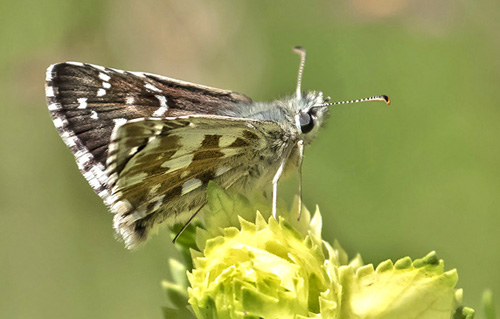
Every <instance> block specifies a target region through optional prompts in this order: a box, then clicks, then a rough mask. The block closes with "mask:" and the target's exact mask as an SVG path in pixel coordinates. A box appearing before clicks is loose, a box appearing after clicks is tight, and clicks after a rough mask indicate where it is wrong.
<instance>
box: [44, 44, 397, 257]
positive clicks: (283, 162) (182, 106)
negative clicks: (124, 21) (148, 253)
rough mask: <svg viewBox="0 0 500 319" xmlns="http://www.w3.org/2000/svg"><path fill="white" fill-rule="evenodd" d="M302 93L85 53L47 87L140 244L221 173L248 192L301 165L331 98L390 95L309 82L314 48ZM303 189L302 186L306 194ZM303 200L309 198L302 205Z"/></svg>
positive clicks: (184, 218) (53, 70)
mask: <svg viewBox="0 0 500 319" xmlns="http://www.w3.org/2000/svg"><path fill="white" fill-rule="evenodd" d="M294 51H295V52H296V53H298V54H299V55H300V56H301V62H300V67H299V75H298V82H297V89H296V92H295V94H293V95H290V96H288V97H284V98H282V99H278V100H276V101H274V102H254V101H252V99H251V98H249V97H247V96H246V95H243V94H240V93H237V92H233V91H229V90H223V89H218V88H212V87H207V86H203V85H199V84H194V83H189V82H185V81H180V80H175V79H172V78H168V77H164V76H160V75H155V74H150V73H142V72H131V71H122V70H117V69H113V68H107V67H102V66H98V65H93V64H87V63H80V62H66V63H58V64H53V65H51V66H50V67H49V68H48V69H47V72H46V85H45V93H46V98H47V105H48V108H49V111H50V114H51V116H52V120H53V122H54V125H55V127H56V129H57V131H58V132H59V134H60V136H61V138H62V140H63V141H64V142H65V144H66V145H67V146H68V147H69V148H70V150H71V151H72V153H73V154H74V156H75V158H76V163H77V165H78V168H79V169H80V171H81V173H82V174H83V176H84V177H85V178H86V179H87V181H88V182H89V184H90V186H91V187H92V188H93V190H94V191H95V192H96V193H97V195H99V197H101V198H102V199H103V201H104V203H105V204H106V206H107V207H108V208H109V210H110V211H111V212H112V213H113V214H114V220H113V223H114V228H115V230H116V232H117V234H119V235H120V236H121V237H122V239H123V241H124V242H125V245H126V247H128V248H134V247H136V246H137V245H139V244H140V243H142V242H144V241H145V240H146V239H147V238H148V234H149V233H150V231H151V229H152V228H153V227H154V226H155V225H157V224H160V223H163V222H165V223H167V224H170V225H172V224H175V223H185V225H187V224H188V223H189V221H190V220H191V219H192V218H193V217H194V216H195V215H196V214H197V213H198V212H199V211H200V209H201V208H202V207H203V206H204V205H205V204H206V201H207V196H206V188H207V185H208V182H209V181H213V182H215V183H217V184H218V185H220V186H221V187H223V188H224V189H232V190H235V191H237V192H241V193H246V192H254V190H258V189H265V188H267V187H268V186H269V185H272V187H273V192H272V194H273V196H272V208H273V209H272V211H273V215H274V217H276V200H277V185H278V181H279V179H280V177H281V176H282V175H283V172H285V171H287V170H291V169H298V171H299V195H300V194H301V181H300V179H301V165H302V159H303V154H304V146H305V145H308V144H310V143H311V142H312V140H313V139H314V137H315V136H316V135H317V133H318V130H319V128H320V127H321V125H322V123H323V122H324V120H325V118H326V116H327V114H328V107H329V106H332V105H336V104H343V103H353V102H363V101H384V102H386V103H387V104H389V103H390V100H389V98H388V97H387V96H385V95H379V96H373V97H370V98H367V99H360V100H353V101H343V102H335V103H330V102H329V98H324V97H323V94H322V93H321V92H314V91H311V92H302V91H301V79H302V72H303V68H304V63H305V55H306V54H305V50H304V49H303V48H301V47H296V48H295V49H294ZM300 197H301V196H299V198H300ZM299 207H301V205H299Z"/></svg>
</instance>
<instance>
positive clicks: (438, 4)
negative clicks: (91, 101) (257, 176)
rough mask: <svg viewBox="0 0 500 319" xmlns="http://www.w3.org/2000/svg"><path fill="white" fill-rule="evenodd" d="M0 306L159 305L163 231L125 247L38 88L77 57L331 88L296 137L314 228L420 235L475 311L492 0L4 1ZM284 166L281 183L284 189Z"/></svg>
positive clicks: (31, 309) (287, 89)
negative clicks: (325, 112)
mask: <svg viewBox="0 0 500 319" xmlns="http://www.w3.org/2000/svg"><path fill="white" fill-rule="evenodd" d="M0 26H1V28H0V45H1V49H0V97H1V110H2V113H1V115H0V132H1V134H0V152H1V161H0V214H1V215H0V217H1V222H0V245H1V251H2V254H1V257H0V318H94V319H97V318H161V309H160V307H161V306H162V305H165V299H164V296H163V292H162V290H161V288H160V281H161V280H162V279H164V278H166V277H167V276H168V265H167V259H168V257H170V256H173V255H174V256H175V255H176V252H175V248H174V247H173V245H172V244H171V243H170V240H169V238H168V234H167V231H166V230H164V231H162V232H160V234H159V235H158V236H156V237H154V238H152V240H150V241H149V242H148V244H147V245H146V246H144V247H143V248H142V249H140V250H138V251H136V252H130V251H127V250H125V249H124V248H123V245H122V244H121V243H120V242H118V241H116V240H115V239H114V237H113V230H112V228H111V222H112V215H111V214H109V213H107V211H106V208H105V207H104V205H103V204H102V203H101V200H100V199H99V198H98V197H97V196H96V195H95V194H94V193H93V191H92V190H91V188H90V187H89V186H88V184H87V182H86V181H85V180H84V178H83V177H82V176H81V175H80V173H79V172H78V170H77V168H76V164H75V163H74V160H73V157H72V155H71V154H70V152H69V151H68V150H67V149H66V147H65V146H64V144H63V143H62V141H61V140H60V138H59V136H58V134H57V132H56V130H55V129H54V127H53V124H52V122H51V120H50V118H49V114H48V111H47V108H46V105H45V98H44V89H43V86H44V78H45V69H46V67H47V66H48V65H49V64H51V63H55V62H61V61H67V60H73V61H83V62H91V63H95V64H101V65H106V66H110V67H116V68H120V69H129V70H138V71H148V72H153V73H159V74H164V75H167V76H170V77H173V78H179V79H184V80H188V81H192V82H196V83H202V84H206V85H210V86H215V87H221V88H228V89H233V90H235V91H239V92H244V93H246V94H248V95H250V96H251V97H252V98H254V100H273V99H275V98H277V97H280V96H282V95H284V94H288V93H292V92H293V91H294V89H295V85H296V72H297V67H298V57H297V56H296V55H294V54H292V53H291V48H292V47H293V46H295V45H297V44H300V45H302V46H304V47H305V48H306V49H307V52H308V60H307V63H306V69H305V74H304V79H303V88H304V89H315V90H321V91H323V92H324V93H325V95H330V96H331V97H332V99H333V100H344V99H351V98H358V97H366V96H370V95H375V94H388V95H389V96H390V97H391V99H392V101H393V103H392V105H391V106H390V107H387V106H385V105H384V104H383V103H371V104H358V105H351V106H342V107H336V108H334V109H332V112H331V118H330V120H329V122H328V125H327V126H326V128H325V129H324V130H323V132H322V134H321V136H320V137H319V138H318V140H317V141H316V142H315V143H314V144H313V145H312V146H310V147H309V148H307V149H306V158H305V164H304V199H305V203H306V204H307V205H308V206H309V207H311V208H313V207H314V205H315V204H318V205H319V206H320V207H321V210H322V213H323V216H324V237H326V239H328V240H330V241H333V240H334V239H335V238H336V239H338V240H339V241H340V243H341V244H342V245H343V246H344V247H345V248H346V250H347V251H348V253H349V254H350V255H351V256H353V255H354V254H355V253H356V252H359V253H361V255H362V256H363V259H364V260H365V262H372V263H378V262H380V261H382V260H385V259H387V258H392V259H393V260H395V259H398V258H400V257H403V256H406V255H409V256H411V257H412V258H418V257H422V256H424V255H425V254H427V253H428V252H429V251H431V250H436V251H437V253H438V256H440V257H441V258H443V259H444V260H445V262H446V267H447V269H451V268H457V269H458V271H459V276H460V280H459V284H458V285H459V287H462V288H464V290H465V304H466V305H469V306H472V307H474V308H476V309H477V310H478V311H479V317H480V316H481V313H482V311H481V309H480V305H481V304H480V299H481V294H482V291H483V290H484V289H485V288H491V289H492V290H493V293H494V296H495V294H496V306H497V309H499V308H500V307H499V306H500V302H499V301H500V272H499V271H498V268H499V266H498V265H499V263H500V249H499V243H500V231H499V227H500V214H499V212H500V209H499V204H500V199H499V197H500V196H499V194H500V165H499V163H500V148H499V142H498V139H499V136H500V103H499V102H498V92H499V91H500V90H499V89H500V59H499V58H498V57H499V56H500V3H499V2H498V1H491V0H490V1H488V0H476V1H452V0H445V1H431V0H424V1H419V2H416V1H410V0H381V1H376V0H345V1H298V0H293V1H290V0H289V1H283V0H276V1H262V0H245V1H229V0H226V1H222V0H213V1H194V0H185V1H154V0H145V1H131V0H109V1H97V0H93V1H75V0H71V1H53V0H51V1H34V0H31V1H30V0H24V1H16V2H14V1H5V0H2V1H1V2H0ZM295 188H296V179H295V177H292V178H291V179H290V180H289V181H288V182H284V183H282V184H280V195H281V196H282V197H283V198H288V199H291V197H292V196H293V194H294V192H295Z"/></svg>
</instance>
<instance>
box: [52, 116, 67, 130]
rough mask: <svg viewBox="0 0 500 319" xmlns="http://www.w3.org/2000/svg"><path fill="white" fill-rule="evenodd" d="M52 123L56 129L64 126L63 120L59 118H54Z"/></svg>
mask: <svg viewBox="0 0 500 319" xmlns="http://www.w3.org/2000/svg"><path fill="white" fill-rule="evenodd" d="M52 121H53V122H54V125H55V127H56V128H61V127H63V126H64V125H65V123H64V120H63V119H61V118H59V117H55V118H54V119H53V120H52Z"/></svg>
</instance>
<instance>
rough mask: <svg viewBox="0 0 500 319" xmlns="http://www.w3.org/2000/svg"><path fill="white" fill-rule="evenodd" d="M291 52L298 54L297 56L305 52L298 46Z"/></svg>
mask: <svg viewBox="0 0 500 319" xmlns="http://www.w3.org/2000/svg"><path fill="white" fill-rule="evenodd" d="M293 52H295V53H298V54H303V53H305V52H306V50H305V49H304V48H303V47H301V46H300V45H297V46H295V47H294V48H293Z"/></svg>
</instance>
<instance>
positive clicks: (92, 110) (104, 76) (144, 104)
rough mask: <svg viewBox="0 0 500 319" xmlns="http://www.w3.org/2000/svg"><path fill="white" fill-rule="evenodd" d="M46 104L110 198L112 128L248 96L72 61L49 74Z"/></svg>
mask: <svg viewBox="0 0 500 319" xmlns="http://www.w3.org/2000/svg"><path fill="white" fill-rule="evenodd" d="M45 92H46V97H47V105H48V107H49V110H50V114H51V115H52V119H53V121H54V125H55V126H56V128H57V130H58V132H59V134H60V135H61V137H62V138H63V140H64V142H65V143H66V145H67V146H68V147H69V148H70V149H71V151H72V152H73V154H74V155H75V157H76V160H77V163H78V166H79V168H80V170H81V172H82V174H83V175H84V176H85V178H86V179H87V180H88V181H89V183H90V185H91V186H92V188H93V189H94V191H95V192H96V193H97V194H99V195H100V196H101V197H102V198H103V199H105V200H106V198H107V197H108V196H109V194H108V193H109V192H108V191H109V183H108V176H107V174H106V172H105V168H106V159H107V157H108V147H109V142H110V138H111V132H112V131H113V128H114V127H115V126H116V125H118V124H123V123H125V122H126V121H129V120H132V119H135V118H143V117H151V116H154V117H160V118H162V117H169V116H180V115H189V114H219V112H220V111H221V110H224V109H226V108H229V107H231V105H234V103H238V104H240V103H251V102H252V100H251V99H250V98H248V97H247V96H245V95H242V94H238V93H235V92H232V91H228V90H221V89H216V88H210V87H206V86H201V85H197V84H192V83H188V82H184V81H177V80H174V79H170V78H167V77H163V76H160V75H154V74H148V73H138V72H128V71H121V70H116V69H111V68H106V67H102V66H98V65H92V64H86V63H80V62H67V63H60V64H54V65H51V66H50V67H49V68H48V69H47V73H46V86H45Z"/></svg>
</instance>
